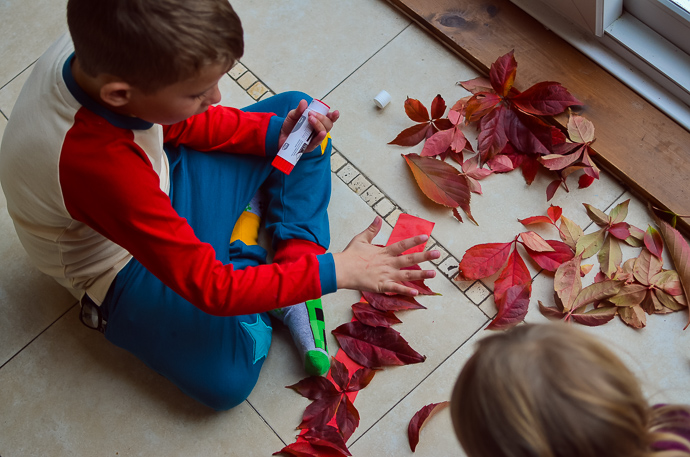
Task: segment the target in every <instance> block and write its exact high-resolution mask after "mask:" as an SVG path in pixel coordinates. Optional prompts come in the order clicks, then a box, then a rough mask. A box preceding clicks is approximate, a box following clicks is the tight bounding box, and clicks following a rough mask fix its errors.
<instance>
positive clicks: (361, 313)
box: [352, 302, 402, 327]
mask: <svg viewBox="0 0 690 457" xmlns="http://www.w3.org/2000/svg"><path fill="white" fill-rule="evenodd" d="M352 312H353V313H354V315H355V318H357V320H358V321H360V322H361V323H362V324H365V325H369V326H370V327H390V326H391V325H393V324H399V323H401V322H402V321H401V320H400V319H398V318H397V316H396V315H395V313H394V312H393V311H379V310H378V309H376V308H374V307H372V306H371V305H370V304H369V303H362V302H359V303H355V304H354V305H352Z"/></svg>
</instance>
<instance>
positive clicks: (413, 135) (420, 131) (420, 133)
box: [388, 124, 432, 146]
mask: <svg viewBox="0 0 690 457" xmlns="http://www.w3.org/2000/svg"><path fill="white" fill-rule="evenodd" d="M431 128H432V127H431V124H416V125H413V126H412V127H408V128H406V129H405V130H403V131H402V132H400V133H399V134H398V136H396V137H395V139H394V140H393V141H391V142H390V143H388V144H396V145H398V146H415V145H417V144H419V143H421V141H422V140H423V139H424V138H426V137H427V133H428V132H429V129H431Z"/></svg>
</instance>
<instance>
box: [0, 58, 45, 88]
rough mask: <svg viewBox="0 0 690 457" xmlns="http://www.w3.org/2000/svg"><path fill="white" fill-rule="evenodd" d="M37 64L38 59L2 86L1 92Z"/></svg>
mask: <svg viewBox="0 0 690 457" xmlns="http://www.w3.org/2000/svg"><path fill="white" fill-rule="evenodd" d="M36 62H38V59H36V60H34V61H33V62H31V63H30V64H29V65H28V66H27V67H26V68H24V69H23V70H22V71H20V72H19V73H17V74H16V75H14V76H12V78H10V80H9V81H7V82H6V83H5V84H3V85H2V86H0V90H3V89H4V88H5V87H7V85H8V84H10V83H11V82H12V81H14V80H15V79H17V78H18V77H19V76H20V75H21V74H22V73H24V72H25V71H26V70H28V69H29V68H31V65H33V64H35V63H36Z"/></svg>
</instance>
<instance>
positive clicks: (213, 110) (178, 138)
mask: <svg viewBox="0 0 690 457" xmlns="http://www.w3.org/2000/svg"><path fill="white" fill-rule="evenodd" d="M273 116H275V114H273V113H247V112H244V111H241V110H238V109H236V108H230V107H227V106H211V107H209V108H208V110H206V111H205V112H203V113H201V114H197V115H196V116H192V117H190V118H189V119H186V120H184V121H182V122H179V123H177V124H173V125H166V126H163V141H164V142H165V143H169V144H171V145H173V146H179V145H180V144H184V145H187V146H189V147H190V148H192V149H196V150H197V151H227V152H233V153H237V154H254V155H260V156H263V155H265V151H266V132H267V130H268V125H269V122H270V119H271V117H273Z"/></svg>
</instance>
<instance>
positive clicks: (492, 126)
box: [477, 106, 512, 170]
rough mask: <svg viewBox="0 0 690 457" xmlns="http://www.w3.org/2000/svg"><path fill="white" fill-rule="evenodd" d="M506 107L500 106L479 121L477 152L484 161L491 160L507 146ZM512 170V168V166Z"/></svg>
mask: <svg viewBox="0 0 690 457" xmlns="http://www.w3.org/2000/svg"><path fill="white" fill-rule="evenodd" d="M505 110H506V109H505V108H504V107H502V106H499V107H498V108H497V109H495V110H493V111H491V112H490V113H488V114H487V115H486V116H484V117H483V118H482V120H481V122H480V123H479V126H480V132H479V135H478V136H477V152H479V156H480V157H481V158H482V160H483V161H490V160H492V159H493V158H494V157H496V156H497V154H498V153H499V152H501V151H503V149H504V148H505V147H506V144H507V143H508V137H507V136H506V126H505ZM510 169H511V170H512V168H510Z"/></svg>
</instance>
